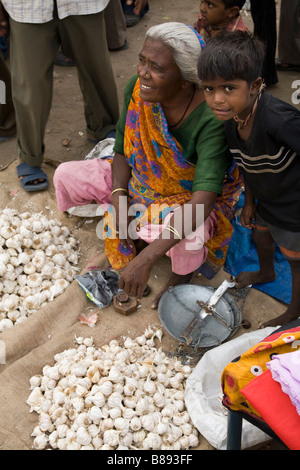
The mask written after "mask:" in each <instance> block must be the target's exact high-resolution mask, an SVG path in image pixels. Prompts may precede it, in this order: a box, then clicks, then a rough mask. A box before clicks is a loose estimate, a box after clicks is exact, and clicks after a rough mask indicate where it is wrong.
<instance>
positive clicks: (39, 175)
mask: <svg viewBox="0 0 300 470" xmlns="http://www.w3.org/2000/svg"><path fill="white" fill-rule="evenodd" d="M17 173H18V178H20V176H24V178H22V179H21V180H20V182H21V185H22V186H23V189H25V191H28V192H32V191H42V190H44V189H47V188H48V185H49V182H48V176H47V175H46V173H44V172H43V171H42V170H41V168H40V167H39V166H30V165H28V164H27V163H21V164H20V165H18V166H17ZM38 179H44V180H45V181H40V182H39V183H36V184H30V183H31V182H32V181H35V180H38Z"/></svg>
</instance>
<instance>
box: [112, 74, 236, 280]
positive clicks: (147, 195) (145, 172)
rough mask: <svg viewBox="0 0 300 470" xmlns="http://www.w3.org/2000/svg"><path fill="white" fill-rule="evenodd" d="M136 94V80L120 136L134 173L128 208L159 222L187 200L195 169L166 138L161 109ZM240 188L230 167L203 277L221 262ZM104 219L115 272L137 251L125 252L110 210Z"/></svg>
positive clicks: (149, 221)
mask: <svg viewBox="0 0 300 470" xmlns="http://www.w3.org/2000/svg"><path fill="white" fill-rule="evenodd" d="M139 90H140V83H139V80H137V82H136V85H135V88H134V91H133V95H132V99H131V101H130V104H129V107H128V112H127V118H126V129H125V137H124V154H125V157H126V160H127V162H128V164H129V166H130V167H131V169H132V178H131V179H130V181H129V186H128V193H129V200H130V204H131V205H132V204H142V205H143V206H144V207H146V211H144V212H142V213H141V214H140V215H139V217H138V222H139V224H141V225H145V224H161V223H162V221H163V219H164V218H165V216H166V215H167V214H169V213H170V211H172V210H174V208H175V207H178V206H181V205H183V204H185V203H186V202H187V201H189V200H190V199H191V197H192V191H191V190H192V184H193V178H194V174H195V167H194V166H193V165H192V164H191V163H189V162H187V161H186V159H185V156H184V154H183V152H182V149H181V146H180V144H179V143H178V142H177V141H176V140H175V138H174V137H173V136H172V135H171V134H170V132H169V130H168V124H167V121H166V118H165V116H164V113H163V110H162V108H161V105H160V104H159V103H147V102H143V101H142V100H141V99H140V97H139ZM240 186H241V179H240V174H239V171H238V169H237V167H236V165H235V163H233V164H232V168H231V169H230V171H229V173H228V176H227V177H226V180H225V185H224V194H223V196H222V197H220V198H218V201H217V203H216V206H215V209H214V211H215V213H216V216H217V221H218V224H219V226H218V228H217V230H216V238H215V237H213V239H212V240H209V241H208V243H207V246H208V249H209V256H208V258H209V265H208V266H207V273H210V275H212V273H214V274H215V273H216V272H217V270H218V269H219V268H220V267H221V266H222V265H223V263H224V262H225V258H226V253H227V249H228V243H229V241H230V239H231V236H232V233H233V229H232V225H231V223H230V220H231V218H232V215H233V203H234V202H235V197H234V193H235V192H236V191H237V190H238V189H239V188H240ZM105 217H106V218H105V230H106V236H107V237H106V238H105V252H106V255H107V257H108V259H109V261H110V263H111V265H112V266H113V268H114V269H116V270H119V269H122V268H123V267H125V266H126V265H127V264H128V263H129V261H130V260H131V259H132V258H133V257H134V256H135V248H134V247H132V248H126V249H125V248H124V246H123V244H122V243H121V242H120V240H119V239H118V238H117V237H116V233H115V230H114V228H113V222H114V220H113V209H112V208H110V209H109V211H107V213H106V215H105ZM141 225H140V226H141Z"/></svg>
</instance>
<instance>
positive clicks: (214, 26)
mask: <svg viewBox="0 0 300 470" xmlns="http://www.w3.org/2000/svg"><path fill="white" fill-rule="evenodd" d="M244 3H245V1H244V0H211V1H208V0H202V1H201V2H200V15H199V17H198V21H197V23H196V25H195V26H194V28H195V29H196V31H198V33H200V34H201V36H202V37H203V39H204V41H207V40H208V39H209V38H211V37H213V36H215V35H216V34H218V33H219V32H220V31H222V30H223V29H225V30H226V31H235V30H242V31H245V30H247V28H246V26H245V24H244V21H243V19H242V17H241V15H240V10H241V9H242V7H243V5H244Z"/></svg>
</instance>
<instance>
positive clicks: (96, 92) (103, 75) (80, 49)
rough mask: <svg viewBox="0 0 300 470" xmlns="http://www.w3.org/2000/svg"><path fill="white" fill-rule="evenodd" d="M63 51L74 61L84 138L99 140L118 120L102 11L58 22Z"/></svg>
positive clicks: (113, 81)
mask: <svg viewBox="0 0 300 470" xmlns="http://www.w3.org/2000/svg"><path fill="white" fill-rule="evenodd" d="M59 35H60V38H61V46H62V51H63V53H64V54H65V55H66V56H67V57H70V58H71V59H73V60H75V62H76V67H77V72H78V79H79V85H80V88H81V91H82V94H83V99H84V114H85V119H86V124H87V137H88V138H89V139H90V140H92V141H95V142H96V141H99V140H102V139H104V138H106V137H107V136H108V134H109V133H110V131H113V130H115V128H116V123H117V121H118V119H119V101H118V94H117V86H116V82H115V78H114V73H113V69H112V64H111V59H110V54H109V50H108V47H107V40H106V28H105V21H104V12H103V11H102V12H100V13H96V14H93V15H81V16H69V17H67V18H64V19H63V20H61V21H60V22H59Z"/></svg>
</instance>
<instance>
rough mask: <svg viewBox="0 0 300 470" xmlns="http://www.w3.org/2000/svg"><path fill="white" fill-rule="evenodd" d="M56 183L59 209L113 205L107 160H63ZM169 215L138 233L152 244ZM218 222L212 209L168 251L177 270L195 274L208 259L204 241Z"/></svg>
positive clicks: (173, 266) (110, 176)
mask: <svg viewBox="0 0 300 470" xmlns="http://www.w3.org/2000/svg"><path fill="white" fill-rule="evenodd" d="M53 182H54V186H55V190H56V199H57V205H58V209H59V210H60V211H65V210H67V209H69V208H70V207H74V206H82V205H85V204H90V203H91V202H92V201H96V202H97V203H98V204H99V205H104V204H110V194H111V191H112V175H111V164H110V163H109V162H108V161H107V160H106V159H100V158H94V159H91V160H80V161H71V162H65V163H61V164H60V165H59V167H58V168H57V169H56V171H55V173H54V178H53ZM170 217H171V214H169V215H167V216H166V217H165V219H164V222H163V224H162V225H158V224H149V225H146V226H143V227H142V228H141V230H140V231H139V232H138V234H139V237H140V238H141V239H142V240H144V241H146V242H147V243H151V242H152V241H153V240H155V239H156V238H157V237H158V236H159V235H160V233H161V232H162V230H163V229H164V228H165V227H166V225H167V224H168V222H169V220H170ZM216 223H217V221H216V216H215V214H214V213H213V212H212V213H211V214H210V216H209V217H208V218H207V219H206V221H205V223H204V224H202V225H201V226H200V227H199V228H198V229H197V230H196V231H195V232H193V233H192V234H191V235H190V236H189V237H188V238H184V239H183V240H181V241H180V242H179V243H177V245H175V246H174V247H172V248H171V249H170V250H169V251H168V252H167V253H166V255H167V256H169V257H170V258H171V263H172V271H173V272H174V273H176V274H180V275H185V274H189V273H192V272H194V271H195V270H196V269H198V268H199V267H200V266H201V265H202V264H203V263H204V262H205V260H206V257H207V253H208V249H207V247H206V246H205V245H204V243H206V242H207V241H208V240H209V239H210V238H211V237H212V236H213V233H214V230H215V226H216Z"/></svg>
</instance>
